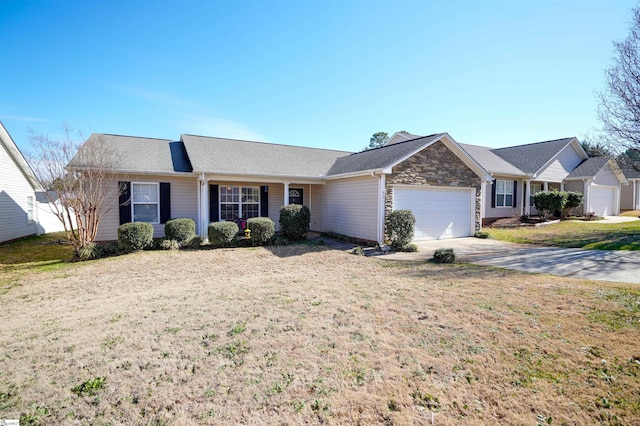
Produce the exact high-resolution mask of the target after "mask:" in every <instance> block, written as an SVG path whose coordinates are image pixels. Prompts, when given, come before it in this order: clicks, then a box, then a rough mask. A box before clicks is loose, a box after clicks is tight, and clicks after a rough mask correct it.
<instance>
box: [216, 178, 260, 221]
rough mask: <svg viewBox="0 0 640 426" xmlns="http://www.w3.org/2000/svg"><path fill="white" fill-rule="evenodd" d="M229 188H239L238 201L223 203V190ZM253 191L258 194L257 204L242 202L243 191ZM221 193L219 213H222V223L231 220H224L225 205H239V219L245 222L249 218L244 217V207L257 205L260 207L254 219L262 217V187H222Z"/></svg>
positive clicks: (219, 194)
mask: <svg viewBox="0 0 640 426" xmlns="http://www.w3.org/2000/svg"><path fill="white" fill-rule="evenodd" d="M227 188H232V189H233V188H238V201H237V202H236V201H224V202H223V201H222V196H223V195H224V194H223V193H222V190H226V189H227ZM248 188H250V189H253V190H254V191H256V192H257V194H258V201H255V202H253V201H252V202H247V201H242V190H243V189H248ZM220 189H221V190H220V191H218V192H219V193H218V211H219V212H220V220H221V221H222V222H226V221H227V220H229V219H223V218H222V205H223V204H237V205H238V218H242V219H243V220H246V219H248V218H246V217H244V215H243V209H242V207H243V206H245V205H257V206H258V215H257V216H254V217H260V216H261V214H262V212H261V211H260V204H261V203H260V197H261V196H262V194H261V193H260V187H259V186H236V185H221V186H220Z"/></svg>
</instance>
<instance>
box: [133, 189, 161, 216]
mask: <svg viewBox="0 0 640 426" xmlns="http://www.w3.org/2000/svg"><path fill="white" fill-rule="evenodd" d="M134 185H155V187H156V199H157V201H155V202H140V201H138V202H136V201H135V198H134V196H133V195H134V190H133V187H134ZM138 204H141V205H149V204H155V205H156V212H157V213H156V217H157V218H158V220H157V221H156V222H149V223H151V224H155V225H157V224H159V223H160V183H159V182H131V221H132V222H141V221H139V220H138V221H136V214H135V209H134V206H135V205H138Z"/></svg>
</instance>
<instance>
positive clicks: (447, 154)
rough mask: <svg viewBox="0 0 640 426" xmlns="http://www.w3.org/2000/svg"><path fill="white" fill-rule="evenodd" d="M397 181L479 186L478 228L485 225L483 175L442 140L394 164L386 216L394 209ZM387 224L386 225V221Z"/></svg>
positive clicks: (387, 186) (387, 185)
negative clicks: (394, 190)
mask: <svg viewBox="0 0 640 426" xmlns="http://www.w3.org/2000/svg"><path fill="white" fill-rule="evenodd" d="M393 185H424V186H442V187H448V186H449V187H453V188H455V187H462V188H475V189H476V215H475V216H476V220H475V222H476V223H475V227H476V230H478V231H479V230H480V229H481V216H480V213H481V192H482V189H481V188H482V184H481V180H480V177H479V176H478V175H477V174H476V173H475V172H474V171H473V170H471V169H470V168H469V167H468V166H467V165H466V164H464V162H463V161H462V160H461V159H460V158H459V157H458V156H457V155H456V154H454V153H453V152H452V151H451V150H449V148H447V147H446V145H445V144H443V143H442V142H441V141H438V142H436V143H434V144H433V145H430V146H428V147H427V148H425V149H423V150H422V151H420V152H419V153H417V154H416V155H414V156H412V157H410V158H408V159H407V160H405V161H403V162H402V163H400V164H398V165H397V166H395V167H394V168H393V173H392V174H390V175H387V177H386V188H385V193H386V194H385V217H387V216H388V215H389V213H391V212H392V211H393ZM385 226H386V225H385Z"/></svg>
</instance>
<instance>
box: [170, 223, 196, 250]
mask: <svg viewBox="0 0 640 426" xmlns="http://www.w3.org/2000/svg"><path fill="white" fill-rule="evenodd" d="M195 236H196V223H195V222H194V221H193V219H191V218H188V217H185V218H180V219H171V220H168V221H167V223H166V224H165V225H164V237H165V238H166V239H167V240H175V241H177V242H178V243H179V244H180V245H182V244H185V243H187V242H189V241H190V240H191V239H192V238H193V237H195Z"/></svg>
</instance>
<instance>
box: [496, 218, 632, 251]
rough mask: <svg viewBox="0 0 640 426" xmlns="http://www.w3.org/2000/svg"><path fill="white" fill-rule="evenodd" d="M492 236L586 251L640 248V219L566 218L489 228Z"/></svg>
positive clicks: (506, 239)
mask: <svg viewBox="0 0 640 426" xmlns="http://www.w3.org/2000/svg"><path fill="white" fill-rule="evenodd" d="M486 231H487V233H488V234H489V235H490V237H491V238H493V239H496V240H501V241H510V242H513V243H520V244H539V245H545V246H553V247H565V248H582V249H587V250H640V220H639V221H635V222H625V223H598V222H572V221H564V222H560V223H557V224H553V225H546V226H536V227H528V226H527V227H523V226H521V227H517V228H489V229H487V230H486Z"/></svg>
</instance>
